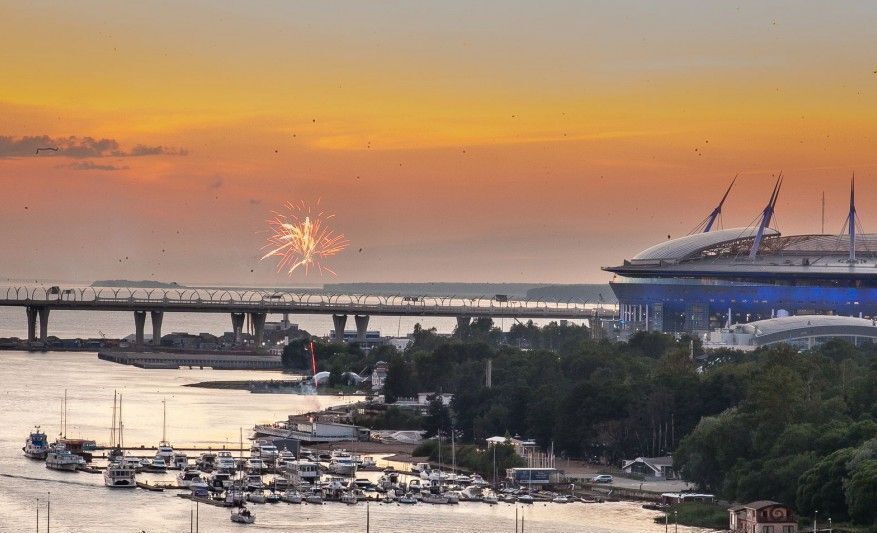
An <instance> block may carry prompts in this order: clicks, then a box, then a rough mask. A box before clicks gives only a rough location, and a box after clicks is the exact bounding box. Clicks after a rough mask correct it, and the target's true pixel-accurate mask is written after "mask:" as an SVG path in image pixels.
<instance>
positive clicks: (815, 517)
mask: <svg viewBox="0 0 877 533" xmlns="http://www.w3.org/2000/svg"><path fill="white" fill-rule="evenodd" d="M818 517H819V511H813V533H816V519H817V518H818Z"/></svg>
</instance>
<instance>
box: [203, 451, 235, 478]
mask: <svg viewBox="0 0 877 533" xmlns="http://www.w3.org/2000/svg"><path fill="white" fill-rule="evenodd" d="M209 455H210V454H206V453H202V454H201V458H200V459H199V461H198V462H199V463H200V465H201V469H202V470H203V469H204V466H205V464H208V463H215V464H213V465H211V467H214V466H215V468H216V470H220V471H223V472H229V473H231V472H234V470H235V468H237V463H235V460H234V456H233V455H232V454H231V452H227V451H222V452H219V453H218V454H217V455H216V458H215V459H214V460H213V461H210V460H209Z"/></svg>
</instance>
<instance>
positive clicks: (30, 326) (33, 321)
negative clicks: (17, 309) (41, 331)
mask: <svg viewBox="0 0 877 533" xmlns="http://www.w3.org/2000/svg"><path fill="white" fill-rule="evenodd" d="M24 311H25V313H27V342H33V341H35V340H37V308H36V307H31V306H28V307H25V308H24Z"/></svg>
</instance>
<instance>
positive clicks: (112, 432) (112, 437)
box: [110, 390, 117, 448]
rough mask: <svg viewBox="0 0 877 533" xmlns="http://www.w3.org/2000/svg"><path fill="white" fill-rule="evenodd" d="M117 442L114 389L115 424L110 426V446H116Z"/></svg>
mask: <svg viewBox="0 0 877 533" xmlns="http://www.w3.org/2000/svg"><path fill="white" fill-rule="evenodd" d="M116 445H117V443H116V391H115V390H114V391H113V426H112V427H111V428H110V446H112V447H113V448H115V447H116Z"/></svg>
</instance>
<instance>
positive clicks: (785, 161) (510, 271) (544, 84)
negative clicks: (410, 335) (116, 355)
mask: <svg viewBox="0 0 877 533" xmlns="http://www.w3.org/2000/svg"><path fill="white" fill-rule="evenodd" d="M0 20H2V30H0V50H2V51H3V52H2V53H0V69H2V83H0V190H2V195H0V198H2V207H3V208H2V210H0V247H2V250H3V254H2V257H3V261H2V263H0V265H2V268H0V279H4V278H5V279H9V278H14V279H21V278H24V279H61V280H81V281H90V280H93V279H106V278H128V279H132V278H133V279H157V280H165V281H170V280H175V281H179V282H184V283H193V284H197V283H230V284H261V285H286V284H298V283H319V282H333V281H484V282H503V281H504V282H546V283H583V282H603V281H607V280H608V279H609V276H608V275H606V273H604V272H601V271H600V270H599V267H600V266H606V265H610V264H617V263H619V262H620V261H621V260H622V259H623V258H625V257H629V256H631V255H634V254H635V253H636V252H638V251H639V250H641V249H643V248H645V247H647V246H649V245H651V244H654V243H656V242H659V241H660V240H663V239H666V238H667V235H668V234H670V235H672V236H674V237H676V236H681V235H684V234H686V233H687V232H688V231H689V230H691V229H692V228H693V227H694V226H695V225H696V224H697V223H698V222H699V221H700V220H701V219H702V218H703V217H704V216H706V214H707V213H708V212H709V211H710V210H711V209H712V207H713V205H714V204H715V202H716V201H717V200H718V198H719V197H720V196H721V194H722V193H723V192H724V188H725V187H726V186H727V183H728V182H729V181H730V179H731V178H732V177H733V176H734V175H735V174H738V173H739V174H740V178H739V179H738V182H737V188H736V190H735V191H734V192H733V193H732V195H731V197H730V199H729V200H728V203H727V204H726V210H725V219H724V221H725V226H731V225H747V224H749V223H750V222H751V221H752V220H753V219H754V218H755V217H756V216H757V215H758V212H759V210H760V209H761V208H762V206H763V204H764V203H765V202H766V201H767V197H768V195H769V194H770V190H771V187H772V182H773V178H772V175H774V174H776V173H778V172H779V171H782V172H783V173H784V175H785V176H786V182H785V185H784V189H783V192H782V196H781V197H780V201H779V204H778V208H777V218H776V222H777V225H778V229H780V231H782V232H783V233H797V232H818V231H819V229H820V228H819V226H820V207H819V205H820V195H821V193H822V192H823V191H824V192H825V194H826V199H827V222H826V231H827V232H829V233H836V232H839V231H840V229H841V226H842V224H843V220H842V218H843V216H844V213H845V211H846V205H845V203H846V201H847V195H848V193H847V188H848V186H849V178H850V176H851V174H852V173H853V172H854V171H855V173H856V176H857V184H858V185H857V187H858V196H859V198H860V206H859V214H860V217H861V218H862V222H863V225H864V228H865V230H867V231H877V202H875V200H877V24H875V20H877V4H875V3H870V2H857V3H831V4H828V3H822V2H768V3H765V2H734V3H715V2H694V1H693V2H667V1H664V2H653V3H645V2H579V1H576V2H511V1H501V2H500V1H498V2H468V1H467V2H462V1H460V2H456V1H442V2H432V3H426V2H397V3H396V2H290V1H277V2H230V1H218V2H137V3H132V2H106V3H97V2H87V1H83V2H27V3H22V2H11V1H7V0H0ZM38 147H59V148H61V149H60V150H59V151H58V152H51V151H41V152H40V153H39V155H36V154H35V150H36V148H38ZM318 198H319V199H321V200H322V204H323V205H324V206H326V207H327V208H328V209H330V210H332V211H334V212H335V213H336V214H337V217H336V219H335V220H334V225H335V227H336V228H337V229H338V230H339V231H341V232H343V233H344V234H346V236H347V238H348V239H349V240H350V243H351V245H350V248H349V249H348V250H346V251H345V252H343V253H341V254H340V255H338V256H337V257H334V258H332V260H331V261H329V263H330V264H331V265H332V268H333V269H334V270H336V271H337V273H338V276H337V277H332V276H329V277H323V278H320V277H319V276H314V275H313V273H312V274H311V276H309V277H304V276H303V274H302V273H298V272H296V273H295V274H294V275H293V276H292V277H289V276H287V275H285V274H283V273H279V274H278V273H277V272H275V270H274V268H273V263H270V262H268V261H265V262H260V261H259V257H260V256H261V255H262V244H263V241H264V237H265V231H266V229H267V224H266V220H267V219H268V218H269V217H270V215H271V211H272V210H275V209H278V208H280V207H281V206H282V204H283V203H284V202H287V201H299V200H306V201H315V200H316V199H318Z"/></svg>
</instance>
